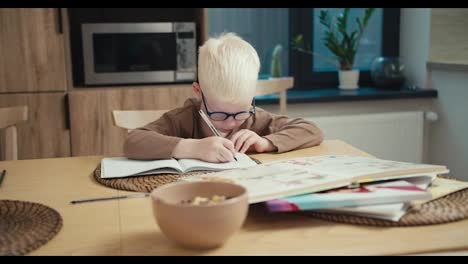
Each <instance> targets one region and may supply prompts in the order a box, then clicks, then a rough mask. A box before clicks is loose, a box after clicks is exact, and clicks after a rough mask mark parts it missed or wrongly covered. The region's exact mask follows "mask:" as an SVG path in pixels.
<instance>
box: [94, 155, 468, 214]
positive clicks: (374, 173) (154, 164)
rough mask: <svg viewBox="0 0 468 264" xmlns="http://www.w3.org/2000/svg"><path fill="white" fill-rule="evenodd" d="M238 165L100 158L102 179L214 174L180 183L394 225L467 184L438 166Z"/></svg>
mask: <svg viewBox="0 0 468 264" xmlns="http://www.w3.org/2000/svg"><path fill="white" fill-rule="evenodd" d="M236 158H237V161H233V162H229V163H223V164H219V163H208V162H203V161H198V160H190V159H184V160H175V159H171V160H156V161H135V160H129V159H126V158H105V159H103V160H102V163H101V169H102V174H101V177H102V178H120V177H134V176H140V175H147V174H159V173H187V172H191V171H200V170H204V171H215V172H211V173H206V174H198V175H192V176H187V177H182V178H180V181H224V182H232V183H235V184H239V185H242V186H244V187H245V188H246V189H247V191H248V195H249V203H252V204H253V203H260V202H264V203H265V205H266V207H267V208H268V210H269V211H271V212H292V211H299V210H319V211H322V212H329V213H339V214H352V215H359V216H367V217H374V218H380V219H387V220H392V221H398V220H399V219H400V218H401V217H402V216H403V215H404V214H405V212H406V210H407V208H408V207H409V206H410V205H411V204H415V203H422V202H427V201H430V200H432V199H435V198H438V197H440V196H443V195H445V194H447V193H451V192H454V191H456V190H459V189H463V188H467V187H468V183H465V182H454V181H451V180H444V179H441V178H439V177H437V176H438V175H443V174H447V173H448V172H449V170H448V169H447V168H446V167H445V166H442V165H432V164H417V163H408V162H400V161H391V160H383V159H378V158H373V157H363V156H353V155H323V156H313V157H303V158H293V159H287V160H279V161H273V162H268V163H263V164H256V163H255V162H254V161H253V160H251V159H250V158H249V157H248V156H247V155H245V154H240V153H239V154H238V155H237V156H236Z"/></svg>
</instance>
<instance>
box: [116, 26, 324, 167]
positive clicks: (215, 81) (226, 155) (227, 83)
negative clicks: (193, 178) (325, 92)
mask: <svg viewBox="0 0 468 264" xmlns="http://www.w3.org/2000/svg"><path fill="white" fill-rule="evenodd" d="M259 71H260V60H259V58H258V54H257V52H256V51H255V49H254V48H253V47H252V46H251V45H250V44H249V43H247V42H246V41H244V40H243V39H242V38H240V37H238V36H237V35H235V34H234V33H227V34H223V35H221V36H219V37H218V38H211V39H209V40H208V41H207V42H206V43H205V44H204V45H203V46H201V47H200V49H199V58H198V80H199V82H194V83H193V84H192V88H193V91H194V92H195V95H196V97H197V98H196V99H194V98H190V99H187V101H185V103H184V106H183V107H181V108H177V109H174V110H171V111H169V112H167V113H165V114H164V115H163V116H162V117H161V118H160V119H158V120H156V121H154V122H152V123H150V124H148V125H146V126H144V127H142V128H139V129H135V130H133V131H132V132H130V133H129V135H128V138H127V140H126V142H125V144H124V151H125V155H126V156H127V157H128V158H131V159H169V158H176V159H181V158H193V159H199V160H204V161H208V162H227V161H233V159H234V155H235V153H236V152H242V153H245V152H247V151H255V152H278V153H281V152H286V151H290V150H294V149H300V148H306V147H312V146H315V145H319V144H320V143H321V142H322V141H323V134H322V131H321V130H320V129H319V128H318V127H317V126H316V125H315V124H313V123H311V122H308V121H305V120H303V119H299V118H296V119H289V118H288V117H287V116H281V115H275V114H272V113H269V112H266V111H265V110H263V109H260V108H256V107H255V101H254V100H253V97H254V95H255V89H256V84H257V79H258V73H259ZM200 109H201V110H202V111H204V112H205V113H206V115H207V116H208V117H209V119H210V121H211V123H212V124H213V125H214V126H215V127H216V128H217V130H218V131H219V132H220V134H221V137H219V136H214V135H213V132H212V131H211V130H210V128H209V127H208V125H207V124H206V123H205V122H204V120H203V119H202V117H201V116H200V114H199V113H198V110H200Z"/></svg>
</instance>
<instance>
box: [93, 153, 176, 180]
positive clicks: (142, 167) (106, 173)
mask: <svg viewBox="0 0 468 264" xmlns="http://www.w3.org/2000/svg"><path fill="white" fill-rule="evenodd" d="M162 168H164V169H167V168H170V169H172V170H173V171H179V172H181V171H182V169H181V168H180V166H179V164H178V163H177V161H176V160H175V159H167V160H149V161H148V160H132V159H128V158H123V157H113V158H104V159H102V161H101V178H120V177H127V176H137V175H138V174H140V173H145V172H149V171H152V170H155V172H156V173H157V169H162ZM145 174H149V173H145Z"/></svg>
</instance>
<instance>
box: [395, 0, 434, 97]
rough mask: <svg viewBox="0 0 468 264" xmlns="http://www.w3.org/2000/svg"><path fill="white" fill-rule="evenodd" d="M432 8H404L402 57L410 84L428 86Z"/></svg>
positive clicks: (401, 32) (401, 25) (401, 27)
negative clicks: (427, 65)
mask: <svg viewBox="0 0 468 264" xmlns="http://www.w3.org/2000/svg"><path fill="white" fill-rule="evenodd" d="M430 19H431V9H430V8H402V9H401V23H400V57H401V59H402V61H403V63H404V65H405V67H406V71H405V74H406V75H407V78H408V84H413V85H416V86H418V87H422V88H427V85H426V62H427V61H428V58H429V42H430V41H429V39H430V25H431V23H430V22H431V20H430Z"/></svg>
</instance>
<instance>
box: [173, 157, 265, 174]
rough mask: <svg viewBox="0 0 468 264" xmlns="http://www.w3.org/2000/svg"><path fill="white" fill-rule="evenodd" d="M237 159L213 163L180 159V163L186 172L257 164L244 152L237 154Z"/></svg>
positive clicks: (227, 168) (218, 169)
mask: <svg viewBox="0 0 468 264" xmlns="http://www.w3.org/2000/svg"><path fill="white" fill-rule="evenodd" d="M236 159H237V161H231V162H225V163H212V162H206V161H202V160H196V159H180V160H179V164H180V167H181V168H182V170H183V171H184V172H190V171H197V170H213V171H220V170H229V169H238V168H246V167H251V166H255V165H257V163H256V162H255V161H253V160H252V159H251V158H249V156H247V155H246V154H243V153H240V152H239V153H237V154H236Z"/></svg>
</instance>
